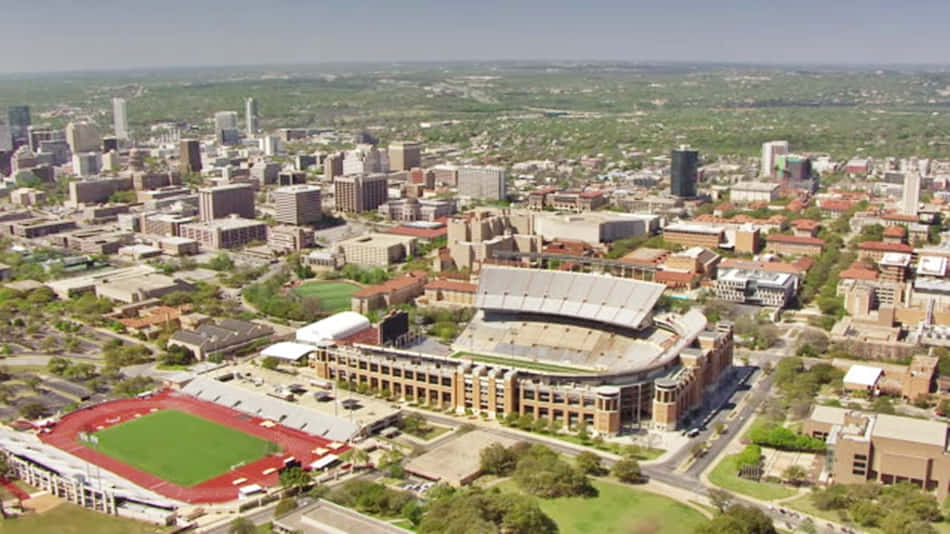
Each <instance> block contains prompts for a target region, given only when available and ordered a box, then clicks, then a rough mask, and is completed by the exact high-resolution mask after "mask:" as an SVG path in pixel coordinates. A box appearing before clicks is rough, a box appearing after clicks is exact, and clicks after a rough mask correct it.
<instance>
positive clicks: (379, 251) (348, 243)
mask: <svg viewBox="0 0 950 534" xmlns="http://www.w3.org/2000/svg"><path fill="white" fill-rule="evenodd" d="M336 246H337V248H338V249H339V250H340V251H341V252H342V253H343V257H344V259H345V261H346V263H353V264H356V265H367V266H375V267H388V266H389V265H391V264H393V263H399V262H401V261H403V260H405V259H406V258H408V257H410V256H412V255H414V254H415V253H416V239H415V238H414V237H409V236H400V235H393V234H376V233H371V234H367V235H363V236H359V237H354V238H352V239H347V240H344V241H340V242H339V243H337V245H336Z"/></svg>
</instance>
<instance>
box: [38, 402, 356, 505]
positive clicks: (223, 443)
mask: <svg viewBox="0 0 950 534" xmlns="http://www.w3.org/2000/svg"><path fill="white" fill-rule="evenodd" d="M40 439H41V440H42V441H43V442H45V443H46V444H48V445H52V446H54V447H56V448H58V449H61V450H63V451H65V452H67V453H69V454H70V455H73V456H75V457H78V458H81V459H83V460H85V461H87V462H89V463H90V464H93V465H95V466H99V467H101V468H102V469H105V470H108V471H110V472H112V473H115V474H117V475H119V476H121V477H122V478H125V479H126V480H129V481H130V482H132V483H134V484H136V485H137V486H140V487H142V488H144V489H147V490H150V491H152V492H154V493H157V494H159V495H163V496H165V497H168V498H170V499H173V500H176V501H184V502H188V503H215V502H226V501H231V500H234V499H237V498H238V497H239V495H240V489H241V488H246V487H250V486H254V485H258V486H261V487H268V486H274V485H277V484H278V483H279V470H280V469H281V468H283V467H284V466H285V465H286V462H287V461H288V460H290V459H293V460H296V461H298V462H300V464H301V465H303V466H309V465H311V464H313V463H314V462H317V461H318V460H320V459H322V458H325V457H327V456H329V455H331V454H334V455H335V454H339V453H341V452H343V451H345V450H346V447H345V445H343V444H342V443H336V442H331V441H330V440H328V439H325V438H322V437H319V436H313V435H310V434H307V433H305V432H302V431H300V430H297V429H293V428H288V427H286V426H283V425H280V424H278V423H276V422H274V421H272V420H270V419H266V418H262V417H256V416H253V415H250V414H247V413H243V412H239V411H237V410H233V409H231V408H228V407H225V406H221V405H218V404H213V403H211V402H207V401H203V400H199V399H197V398H194V397H191V396H188V395H185V394H183V393H179V392H175V391H171V390H165V391H162V392H160V393H157V394H155V395H152V396H150V397H147V398H136V399H125V400H117V401H111V402H106V403H103V404H99V405H96V406H93V407H90V408H86V409H83V410H79V411H76V412H73V413H71V414H69V415H67V416H65V417H63V418H62V419H61V420H60V421H59V422H58V423H57V424H56V425H55V426H54V427H53V428H51V429H50V430H48V431H46V432H43V433H41V434H40Z"/></svg>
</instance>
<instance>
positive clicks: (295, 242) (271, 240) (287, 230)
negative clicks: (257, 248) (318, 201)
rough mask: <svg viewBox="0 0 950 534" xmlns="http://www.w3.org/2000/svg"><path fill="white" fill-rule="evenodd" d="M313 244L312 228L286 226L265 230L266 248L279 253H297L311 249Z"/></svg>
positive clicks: (271, 227)
mask: <svg viewBox="0 0 950 534" xmlns="http://www.w3.org/2000/svg"><path fill="white" fill-rule="evenodd" d="M314 243H315V241H314V238H313V229H312V228H305V227H303V226H290V225H286V224H281V225H277V226H270V227H268V228H267V246H269V247H270V248H272V249H274V250H276V251H279V252H284V253H289V252H298V251H301V250H303V249H305V248H312V247H313V245H314Z"/></svg>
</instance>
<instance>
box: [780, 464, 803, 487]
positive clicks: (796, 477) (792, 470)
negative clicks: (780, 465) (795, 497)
mask: <svg viewBox="0 0 950 534" xmlns="http://www.w3.org/2000/svg"><path fill="white" fill-rule="evenodd" d="M782 476H783V477H784V478H785V480H787V481H788V482H789V483H790V484H792V485H793V486H798V485H800V484H801V483H802V482H804V481H805V480H807V478H808V473H807V472H806V471H805V470H804V469H803V468H802V467H801V466H800V465H797V464H796V465H790V466H788V467H787V468H786V469H785V471H783V472H782Z"/></svg>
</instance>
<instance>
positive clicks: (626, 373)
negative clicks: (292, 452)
mask: <svg viewBox="0 0 950 534" xmlns="http://www.w3.org/2000/svg"><path fill="white" fill-rule="evenodd" d="M663 289H664V286H663V285H661V284H655V283H651V282H645V281H640V280H634V279H629V278H616V277H611V276H605V275H598V274H588V273H575V272H567V271H550V270H537V269H526V268H518V267H501V266H486V267H484V268H483V269H482V271H481V272H480V274H479V283H478V290H477V293H476V296H475V304H476V307H477V308H478V312H477V313H476V315H475V317H474V319H473V320H472V321H471V322H470V323H469V324H468V326H467V327H466V329H465V330H464V331H463V332H462V333H461V335H459V336H458V338H457V339H456V340H455V342H454V343H453V345H452V349H453V351H454V353H453V354H452V355H451V356H449V357H444V356H436V355H432V354H425V353H420V352H413V351H407V350H399V349H390V348H383V347H380V346H376V345H372V344H367V343H360V342H358V341H353V339H352V337H353V331H351V330H346V332H344V333H343V334H344V335H340V336H336V337H335V336H334V335H333V334H332V332H330V333H328V334H327V335H324V336H323V337H322V338H321V339H320V340H318V341H319V342H314V340H313V339H312V335H309V332H310V330H313V328H314V325H311V326H310V327H307V328H308V329H309V330H306V331H305V332H304V331H303V330H302V331H301V332H298V338H297V339H298V341H301V342H306V343H315V344H316V345H318V346H319V349H318V350H317V351H316V352H315V353H314V357H312V358H311V359H310V362H311V365H312V366H313V367H314V368H315V370H316V373H317V375H319V376H321V377H323V378H327V379H331V380H343V381H348V382H352V383H353V384H354V385H356V384H366V386H367V387H368V388H370V389H372V390H382V391H387V392H390V393H391V394H392V395H394V396H396V397H398V398H402V399H406V400H410V401H413V402H418V403H420V404H426V405H430V406H433V407H437V408H439V409H443V410H444V409H454V410H456V411H458V412H460V413H461V412H466V411H471V412H474V413H487V414H488V416H490V417H504V416H506V415H508V414H511V413H514V414H518V415H519V416H525V415H526V416H530V417H534V418H545V419H548V420H549V421H551V422H556V423H557V422H559V423H561V424H563V425H566V426H573V425H576V424H577V423H579V422H581V421H583V422H585V423H587V424H588V425H590V427H591V428H593V429H595V430H596V431H598V432H602V433H606V434H616V433H618V432H621V431H623V430H624V429H625V428H634V427H638V426H641V425H647V426H651V427H653V428H659V429H666V430H670V429H674V428H676V427H677V425H678V424H679V422H680V421H682V420H683V418H685V417H686V416H687V415H689V414H690V413H691V412H692V411H694V410H697V409H698V408H699V407H701V406H702V403H703V399H704V397H705V396H706V395H707V394H709V393H710V392H713V391H715V390H716V389H717V388H718V387H719V385H720V383H721V382H722V380H723V379H724V378H725V377H726V376H727V375H728V374H729V371H730V370H731V368H732V355H733V341H732V336H733V332H732V325H731V324H729V323H725V322H722V323H718V324H714V325H713V324H709V323H708V321H707V320H706V318H705V316H704V315H703V314H701V313H699V312H697V311H690V312H687V313H685V314H675V313H657V310H656V306H657V303H658V302H659V299H660V297H661V296H662V293H663ZM330 319H333V318H332V317H331V318H330ZM302 334H305V335H302ZM356 337H359V336H356Z"/></svg>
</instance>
